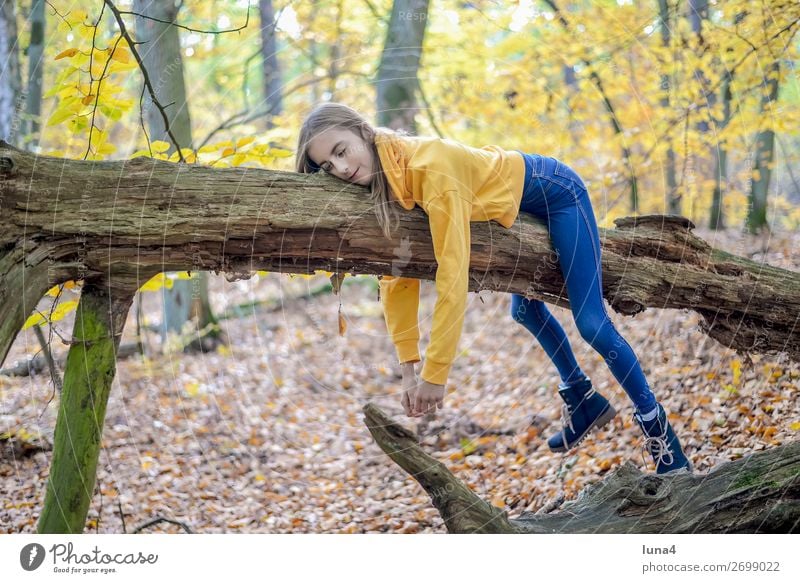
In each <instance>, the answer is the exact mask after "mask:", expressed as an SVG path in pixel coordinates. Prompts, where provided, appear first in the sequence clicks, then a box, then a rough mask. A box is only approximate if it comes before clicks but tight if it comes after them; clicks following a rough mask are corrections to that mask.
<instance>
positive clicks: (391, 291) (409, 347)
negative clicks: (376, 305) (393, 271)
mask: <svg viewBox="0 0 800 583" xmlns="http://www.w3.org/2000/svg"><path fill="white" fill-rule="evenodd" d="M378 284H379V286H380V295H381V304H382V305H383V316H384V319H385V320H386V328H387V329H388V330H389V335H390V336H391V338H392V342H393V343H394V346H395V349H396V350H397V357H398V358H399V359H400V362H401V363H402V362H419V360H420V358H419V324H418V311H419V280H418V279H413V278H410V277H398V276H394V275H384V276H382V277H381V278H380V279H379V280H378Z"/></svg>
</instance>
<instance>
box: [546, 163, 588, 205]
mask: <svg viewBox="0 0 800 583" xmlns="http://www.w3.org/2000/svg"><path fill="white" fill-rule="evenodd" d="M553 159H554V160H555V161H556V167H555V169H554V170H553V174H555V175H556V176H559V177H561V178H562V179H564V180H565V181H567V182H569V181H571V182H574V183H575V184H574V186H573V187H572V188H571V190H573V192H574V194H575V195H576V196H577V192H575V191H576V190H581V189H583V190H586V185H585V184H584V183H583V180H581V177H580V176H579V175H578V173H577V172H575V170H573V169H572V168H571V167H570V166H568V165H567V164H564V162H562V161H561V160H558V159H556V158H553Z"/></svg>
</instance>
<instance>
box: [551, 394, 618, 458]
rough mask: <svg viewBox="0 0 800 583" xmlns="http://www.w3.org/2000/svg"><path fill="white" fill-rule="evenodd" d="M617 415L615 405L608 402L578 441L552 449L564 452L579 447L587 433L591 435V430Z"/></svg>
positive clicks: (555, 451) (552, 449)
mask: <svg viewBox="0 0 800 583" xmlns="http://www.w3.org/2000/svg"><path fill="white" fill-rule="evenodd" d="M616 415H617V410H616V409H614V407H613V405H611V403H609V404H608V408H607V409H606V410H605V411H604V412H603V414H602V415H600V417H598V418H597V420H596V421H595V422H594V423H592V424H591V425H589V427H587V428H586V431H584V432H583V434H582V435H581V436H580V437H579V438H578V439H577V441H575V442H574V443H573V444H572V445H571V446H569V447H559V448H552V447H550V451H552V452H554V453H564V452H567V451H569V450H571V449H573V448H574V447H577V446H578V445H580V443H581V441H583V439H584V438H585V437H586V436H587V435H589V432H590V431H591V430H592V429H599V428H600V427H603V426H604V425H606V424H607V423H608V422H609V421H611V420H612V419H613V418H614V417H616ZM548 447H549V446H548Z"/></svg>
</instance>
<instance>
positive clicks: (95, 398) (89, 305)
mask: <svg viewBox="0 0 800 583" xmlns="http://www.w3.org/2000/svg"><path fill="white" fill-rule="evenodd" d="M108 291H109V288H108V286H107V283H106V282H104V281H102V280H101V281H97V282H92V283H88V282H87V283H85V284H84V286H83V290H82V292H81V299H80V302H79V304H78V311H77V314H76V315H75V325H74V329H73V332H72V339H71V342H72V345H71V346H70V349H69V354H68V355H67V366H66V373H65V375H64V387H63V390H62V392H61V401H60V404H59V408H58V418H57V419H56V429H55V435H54V444H53V460H52V463H51V466H50V475H49V477H48V480H47V494H46V495H45V501H44V507H43V509H42V514H41V516H40V517H39V523H38V525H37V530H38V532H39V533H40V534H54V533H59V534H76V533H81V532H83V528H84V525H85V524H86V515H87V513H88V511H89V504H90V502H91V499H92V495H93V493H94V484H95V477H96V475H97V460H98V457H99V455H100V447H101V445H102V439H103V423H104V421H105V415H106V405H107V404H108V396H109V393H110V391H111V384H112V383H113V381H114V375H115V374H116V351H117V348H119V341H120V338H121V337H122V330H123V327H124V326H125V318H126V317H127V315H128V309H129V308H130V305H131V301H132V300H133V295H134V291H135V289H131V290H120V289H115V290H114V293H113V296H109V295H108Z"/></svg>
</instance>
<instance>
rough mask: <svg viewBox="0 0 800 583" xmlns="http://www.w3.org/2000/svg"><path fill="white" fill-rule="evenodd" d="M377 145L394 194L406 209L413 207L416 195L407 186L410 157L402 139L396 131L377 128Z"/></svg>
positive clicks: (382, 165)
mask: <svg viewBox="0 0 800 583" xmlns="http://www.w3.org/2000/svg"><path fill="white" fill-rule="evenodd" d="M375 147H376V149H377V150H378V157H379V158H380V161H381V167H382V168H383V172H384V174H385V175H386V178H387V180H388V182H389V186H390V187H391V189H392V192H393V193H394V196H395V197H396V198H397V200H398V201H399V202H400V205H401V206H402V207H403V208H404V209H406V210H411V209H413V208H414V204H415V202H414V195H413V193H412V192H411V191H410V190H408V189H407V188H406V181H405V175H406V169H407V168H408V158H407V153H406V149H405V148H404V147H403V142H402V140H401V139H400V138H399V137H398V135H397V134H395V133H394V132H390V131H386V130H384V129H382V128H375Z"/></svg>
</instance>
